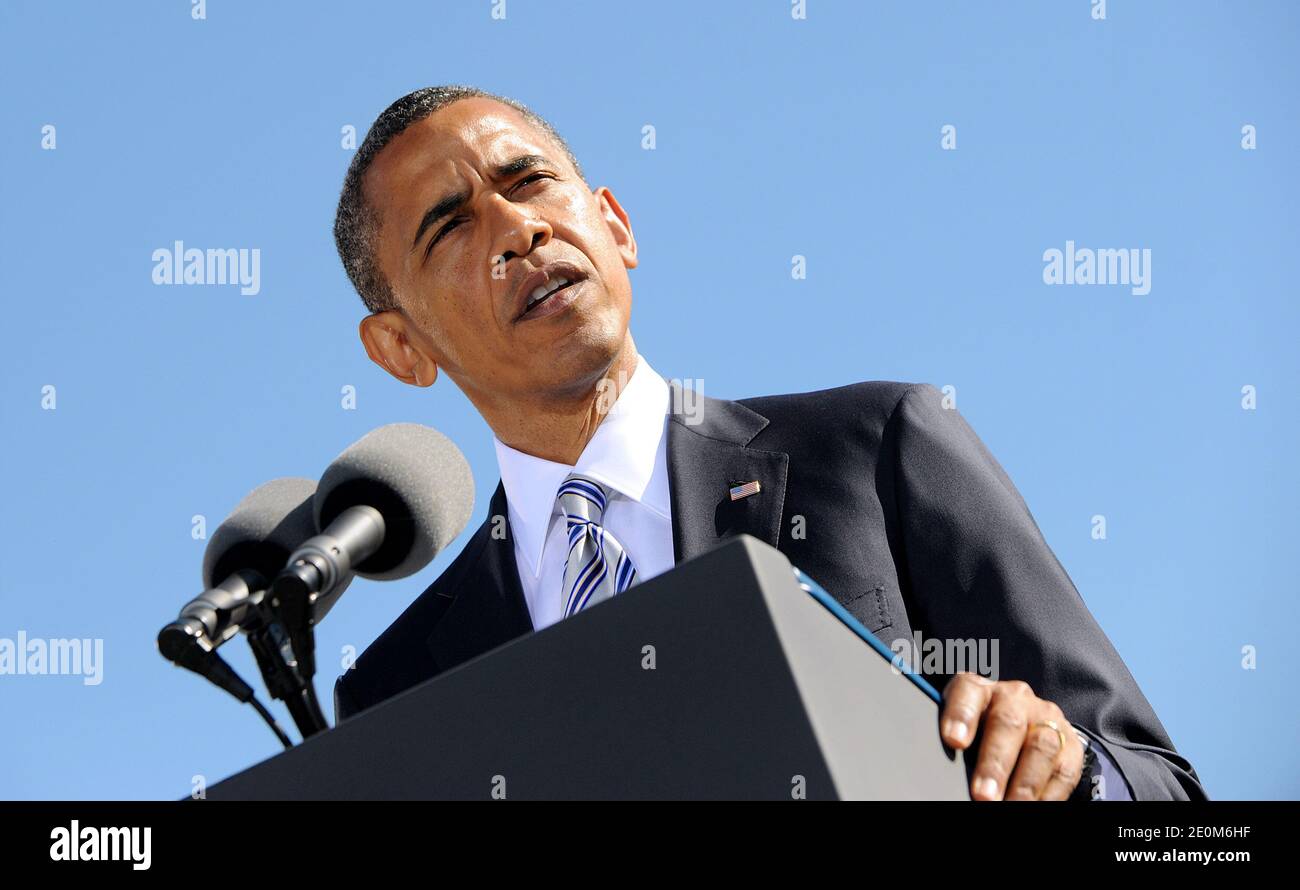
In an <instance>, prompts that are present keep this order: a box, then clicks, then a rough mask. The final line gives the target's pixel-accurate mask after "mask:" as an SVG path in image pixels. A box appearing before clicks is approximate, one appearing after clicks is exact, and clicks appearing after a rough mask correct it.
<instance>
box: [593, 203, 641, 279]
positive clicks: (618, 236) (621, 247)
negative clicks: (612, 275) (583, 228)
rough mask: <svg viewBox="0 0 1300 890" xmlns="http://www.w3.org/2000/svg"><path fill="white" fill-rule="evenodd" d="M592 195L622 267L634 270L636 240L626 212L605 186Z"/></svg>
mask: <svg viewBox="0 0 1300 890" xmlns="http://www.w3.org/2000/svg"><path fill="white" fill-rule="evenodd" d="M593 194H594V195H595V197H596V201H597V202H598V203H599V204H600V216H601V218H602V219H603V220H605V225H606V226H608V227H609V231H610V234H611V235H613V236H614V243H615V244H617V245H618V252H619V253H620V254H621V255H622V257H623V265H624V266H626V267H627V268H629V269H635V268H636V238H635V237H634V236H633V235H632V223H631V222H629V221H628V218H627V211H625V210H624V209H623V205H622V204H619V203H618V198H615V197H614V193H613V192H611V191H610V190H609V188H608V187H607V186H603V185H602V186H601V187H600V188H598V189H596V191H595V192H593Z"/></svg>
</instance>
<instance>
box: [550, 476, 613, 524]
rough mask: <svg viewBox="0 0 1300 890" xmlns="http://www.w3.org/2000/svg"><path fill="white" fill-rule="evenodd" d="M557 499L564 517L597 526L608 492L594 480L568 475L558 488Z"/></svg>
mask: <svg viewBox="0 0 1300 890" xmlns="http://www.w3.org/2000/svg"><path fill="white" fill-rule="evenodd" d="M557 497H558V498H559V500H560V509H561V510H563V511H564V515H565V516H566V517H568V518H570V519H585V520H587V521H588V522H594V523H596V524H598V525H599V524H600V520H601V517H602V516H604V514H605V505H606V504H607V503H608V502H609V490H608V489H607V488H605V486H603V485H601V484H600V483H599V482H597V481H596V480H595V479H591V478H589V477H587V476H584V475H582V474H581V473H570V474H569V475H568V476H567V477H566V478H565V480H564V484H562V485H561V486H560V492H559V494H558V495H557Z"/></svg>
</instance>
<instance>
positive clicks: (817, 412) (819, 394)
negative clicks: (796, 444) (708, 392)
mask: <svg viewBox="0 0 1300 890" xmlns="http://www.w3.org/2000/svg"><path fill="white" fill-rule="evenodd" d="M935 391H936V390H935V389H934V387H933V386H931V385H930V384H928V383H905V382H902V381H897V380H866V381H862V382H860V383H850V384H847V385H845V386H836V387H833V388H830V389H818V390H812V391H809V392H797V393H786V394H783V395H771V396H756V397H753V398H748V399H738V400H737V401H738V402H739V403H740V404H742V405H744V406H745V407H747V408H750V409H752V410H754V411H757V412H758V413H759V414H762V415H764V416H765V417H767V418H768V419H769V420H770V421H771V422H772V423H773V424H779V423H782V422H793V423H800V424H809V423H811V424H813V425H821V424H823V423H824V424H830V425H833V426H842V425H844V424H845V423H849V424H852V425H857V424H865V425H866V426H870V427H883V426H884V425H885V423H887V422H888V420H889V418H890V417H891V416H892V415H893V414H894V412H895V410H896V409H897V408H898V405H899V404H900V403H901V402H902V401H903V399H904V397H906V396H907V395H908V394H909V393H914V392H935Z"/></svg>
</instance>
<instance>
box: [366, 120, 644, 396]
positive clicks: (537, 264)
mask: <svg viewBox="0 0 1300 890" xmlns="http://www.w3.org/2000/svg"><path fill="white" fill-rule="evenodd" d="M364 188H365V192H366V198H367V201H368V202H369V203H370V206H371V207H373V208H374V209H375V210H376V211H377V212H378V214H379V220H380V222H379V232H378V237H377V239H376V251H377V254H378V261H379V264H380V268H381V269H382V270H383V272H384V274H385V275H386V277H387V279H388V281H389V282H390V284H391V286H392V288H393V291H394V294H395V295H396V300H397V303H398V305H399V306H400V310H399V311H398V312H397V313H383V314H382V316H387V317H388V320H389V321H390V322H393V323H394V327H395V328H401V329H402V334H403V335H404V336H405V338H406V339H407V340H408V341H409V344H408V345H407V348H406V355H407V356H411V355H413V354H418V356H419V357H420V358H423V359H424V360H425V361H427V362H431V363H432V364H435V365H436V366H437V367H438V368H440V369H441V370H444V371H446V372H447V373H448V374H449V375H450V376H451V377H452V379H453V380H455V381H456V383H457V385H458V386H460V387H461V389H462V390H464V391H465V392H466V394H467V395H469V396H470V397H471V399H474V400H475V401H476V402H477V401H478V399H477V398H476V396H478V397H482V398H486V399H492V400H496V401H505V402H511V401H515V400H517V399H519V398H521V397H522V398H527V397H536V396H540V395H544V394H547V393H557V394H562V393H570V392H572V393H577V392H581V391H582V390H583V389H584V388H585V387H589V386H590V385H592V383H593V382H594V381H596V380H597V379H598V378H599V377H600V375H601V374H602V373H603V372H604V371H605V370H606V369H607V368H609V366H610V363H611V362H612V361H613V360H614V358H615V356H617V355H618V353H619V350H620V349H621V347H622V345H623V342H624V339H625V338H626V337H627V327H628V319H629V316H630V314H631V308H632V288H631V283H630V282H629V281H628V276H627V270H628V269H630V268H633V267H635V266H636V243H635V241H634V240H633V238H632V233H631V228H630V226H629V225H628V223H627V217H626V215H625V214H624V213H623V210H622V208H621V207H619V205H618V203H617V201H616V200H615V199H614V197H613V195H612V194H611V193H609V191H608V189H604V188H602V189H598V190H597V191H596V192H595V193H593V192H592V191H590V190H589V189H588V188H587V186H586V184H585V183H584V182H583V181H582V179H581V178H580V177H579V176H578V175H577V172H576V171H575V170H574V169H573V166H572V165H571V164H570V163H569V162H568V160H567V159H566V157H565V155H564V153H563V152H562V151H561V150H560V149H559V148H558V146H556V145H555V144H554V143H553V142H552V140H551V139H550V138H549V137H548V136H547V135H546V134H545V133H544V132H543V131H541V130H539V129H538V128H536V127H534V126H533V125H532V124H531V123H529V122H528V120H527V119H526V118H524V117H523V115H521V114H519V113H518V112H516V111H515V110H514V109H513V108H510V107H509V106H507V105H504V104H502V103H499V102H496V101H494V100H490V99H477V98H476V99H462V100H460V101H457V102H454V103H452V104H451V105H448V106H447V107H445V108H443V109H441V110H440V111H437V112H435V113H434V114H432V115H430V116H429V117H427V118H425V119H424V120H422V121H420V122H419V123H416V124H413V125H411V126H410V127H408V128H407V129H406V130H405V131H404V132H403V133H402V134H401V135H399V136H397V137H396V138H395V139H393V141H392V142H390V143H389V144H388V145H387V146H385V147H384V149H383V150H382V151H381V152H380V153H379V154H378V155H377V156H376V157H375V160H374V161H373V163H372V164H371V167H370V169H369V171H368V172H367V174H366V179H365V183H364ZM560 279H567V280H568V281H569V282H571V283H570V284H569V285H568V286H566V287H563V288H562V289H560V290H557V291H555V292H554V293H552V294H551V295H549V296H547V297H546V298H545V299H543V300H542V301H541V302H539V303H536V304H534V305H531V306H529V300H530V299H531V297H532V296H533V294H534V293H535V292H536V289H537V286H538V285H541V284H543V282H545V286H546V287H553V286H554V285H555V283H556V282H557V281H558V280H560ZM382 316H374V317H372V319H373V318H381V317H382ZM368 323H372V320H370V319H368V320H367V322H366V323H363V328H362V330H363V339H365V340H367V343H366V345H367V349H368V350H369V351H370V353H371V357H372V358H376V360H380V358H379V357H377V356H376V351H377V350H376V348H375V347H376V343H373V342H371V340H370V339H367V334H366V325H367V324H368ZM387 336H389V333H383V334H374V335H373V337H372V338H371V339H375V338H378V339H382V338H383V337H387ZM390 345H391V344H390ZM392 348H394V349H396V348H397V347H396V346H393V347H392ZM412 350H413V351H414V352H412ZM378 351H379V352H381V353H384V358H385V360H384V361H381V363H383V364H385V365H386V366H387V367H388V369H389V370H390V372H394V373H395V374H397V376H399V377H402V376H403V375H402V374H401V373H398V372H397V370H396V369H395V368H394V367H393V363H392V362H390V361H387V358H388V352H387V349H386V348H380V349H379V350H378ZM431 370H432V369H430V368H425V375H424V376H425V378H426V379H414V380H409V382H417V383H420V382H422V383H426V384H427V383H428V382H431V380H432V375H431V373H430V372H431ZM411 376H412V377H415V378H419V376H420V375H419V374H418V373H416V374H413V375H411ZM403 379H407V378H405V377H404V378H403Z"/></svg>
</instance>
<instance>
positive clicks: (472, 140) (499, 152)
mask: <svg viewBox="0 0 1300 890" xmlns="http://www.w3.org/2000/svg"><path fill="white" fill-rule="evenodd" d="M525 154H541V155H545V156H547V157H551V156H553V155H555V154H556V150H555V147H554V146H553V145H551V143H550V142H549V140H547V139H546V138H545V137H544V136H543V135H542V134H541V133H539V132H538V130H537V128H536V127H534V126H533V125H532V124H531V123H530V122H529V121H528V120H527V119H526V118H525V117H524V116H523V115H522V114H520V113H519V112H518V111H516V110H515V109H513V108H511V107H509V106H508V105H503V104H501V103H500V102H496V101H493V100H489V99H478V98H475V99H462V100H460V101H458V102H453V103H452V104H451V105H448V106H447V107H446V108H442V109H440V110H438V111H436V112H434V113H433V114H431V115H429V116H428V117H426V118H424V119H423V120H420V121H417V122H416V123H414V124H411V126H409V127H407V128H406V129H405V130H404V131H402V133H401V134H399V135H398V136H396V137H394V138H393V140H392V141H391V142H389V143H388V145H386V146H384V148H383V149H382V150H381V151H380V152H379V154H378V155H376V156H375V159H374V162H373V164H372V166H371V171H370V172H371V173H372V174H373V176H371V177H367V179H369V180H370V181H369V182H368V183H367V185H369V186H374V185H376V184H385V185H397V184H399V183H400V184H403V185H404V186H406V187H409V186H411V185H413V184H415V183H419V182H438V183H441V184H443V185H450V184H453V183H455V182H460V181H461V179H462V178H463V177H462V175H461V171H463V170H464V164H466V163H468V164H471V165H473V166H474V167H475V168H477V169H478V170H479V171H480V172H481V173H482V172H485V171H487V170H490V169H492V168H494V167H497V166H500V165H503V164H505V163H506V162H508V161H510V160H512V159H514V158H516V157H518V156H520V155H525ZM557 162H558V159H557ZM375 197H379V196H378V195H375Z"/></svg>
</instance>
